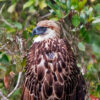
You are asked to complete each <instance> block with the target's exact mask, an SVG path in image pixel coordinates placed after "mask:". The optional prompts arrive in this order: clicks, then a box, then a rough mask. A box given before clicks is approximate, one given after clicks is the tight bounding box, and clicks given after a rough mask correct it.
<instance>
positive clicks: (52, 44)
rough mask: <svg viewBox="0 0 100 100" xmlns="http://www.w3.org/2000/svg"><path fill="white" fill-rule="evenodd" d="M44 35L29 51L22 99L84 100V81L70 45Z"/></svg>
mask: <svg viewBox="0 0 100 100" xmlns="http://www.w3.org/2000/svg"><path fill="white" fill-rule="evenodd" d="M47 32H49V34H47V35H44V36H43V35H42V36H40V37H37V38H36V39H35V41H34V43H33V44H32V46H31V48H30V49H29V52H28V55H27V65H26V73H25V82H24V86H23V94H22V98H21V100H85V94H86V89H85V81H84V79H83V77H82V75H81V73H80V70H79V68H78V67H77V65H76V59H75V57H74V54H73V52H72V50H71V47H70V45H69V43H68V42H67V41H65V40H63V39H60V38H59V37H58V36H56V35H54V34H55V33H54V32H55V31H51V33H50V30H49V31H47ZM50 34H51V36H50ZM41 37H42V38H41Z"/></svg>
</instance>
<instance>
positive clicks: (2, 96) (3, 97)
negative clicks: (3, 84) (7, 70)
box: [0, 90, 9, 100]
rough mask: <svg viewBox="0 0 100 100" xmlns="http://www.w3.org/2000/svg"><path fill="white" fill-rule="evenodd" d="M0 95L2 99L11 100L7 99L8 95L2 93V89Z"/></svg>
mask: <svg viewBox="0 0 100 100" xmlns="http://www.w3.org/2000/svg"><path fill="white" fill-rule="evenodd" d="M0 97H1V100H9V99H7V97H5V96H4V95H3V93H2V91H1V90H0Z"/></svg>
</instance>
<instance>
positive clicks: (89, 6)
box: [0, 0, 100, 100]
mask: <svg viewBox="0 0 100 100" xmlns="http://www.w3.org/2000/svg"><path fill="white" fill-rule="evenodd" d="M43 19H51V20H55V21H59V22H60V23H61V26H62V27H63V28H64V33H65V35H66V36H67V39H68V41H69V43H70V44H71V46H72V49H73V52H74V53H75V56H76V59H77V66H78V67H79V68H80V69H81V71H82V73H83V75H84V78H85V80H86V82H87V87H88V95H89V96H90V95H92V96H94V97H98V98H100V0H0V91H2V93H3V94H4V95H5V96H7V95H8V94H9V93H10V92H11V91H12V90H13V88H14V87H15V86H16V83H17V79H18V74H19V72H23V74H24V67H25V64H26V55H27V50H28V49H29V47H30V45H31V44H32V41H33V37H32V29H33V28H34V27H35V26H36V23H37V22H38V21H40V20H43ZM22 81H23V75H22V77H21V81H20V84H19V86H18V89H17V90H16V91H15V92H14V93H13V94H12V95H11V96H10V97H9V100H20V96H21V87H22ZM16 97H17V98H16ZM0 98H1V97H0Z"/></svg>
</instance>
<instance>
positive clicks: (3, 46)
mask: <svg viewBox="0 0 100 100" xmlns="http://www.w3.org/2000/svg"><path fill="white" fill-rule="evenodd" d="M8 43H9V42H7V43H6V44H4V45H2V46H1V47H0V50H2V49H3V48H5V47H6V45H7V44H8Z"/></svg>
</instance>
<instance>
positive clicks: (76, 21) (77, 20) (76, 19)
mask: <svg viewBox="0 0 100 100" xmlns="http://www.w3.org/2000/svg"><path fill="white" fill-rule="evenodd" d="M72 24H73V26H74V27H77V26H78V25H79V24H80V18H79V16H78V15H77V14H75V15H74V16H72Z"/></svg>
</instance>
